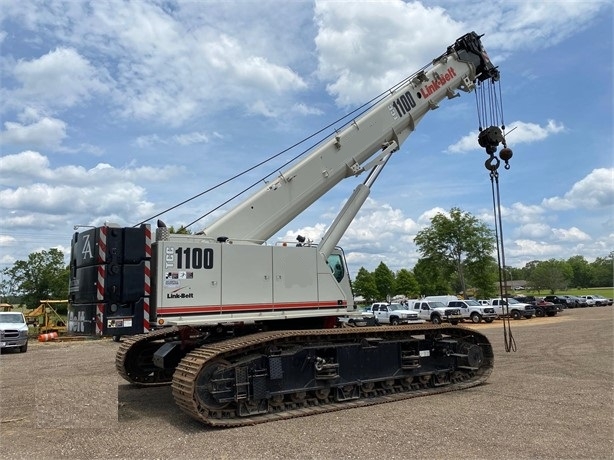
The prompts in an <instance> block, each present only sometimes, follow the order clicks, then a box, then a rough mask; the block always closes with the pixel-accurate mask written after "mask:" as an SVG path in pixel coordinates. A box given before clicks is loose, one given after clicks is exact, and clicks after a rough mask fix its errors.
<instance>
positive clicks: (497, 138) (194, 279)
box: [68, 32, 505, 427]
mask: <svg viewBox="0 0 614 460" xmlns="http://www.w3.org/2000/svg"><path fill="white" fill-rule="evenodd" d="M498 80H499V71H498V70H497V69H496V67H495V66H494V65H493V64H492V63H491V62H490V59H489V58H488V55H487V53H486V51H485V50H484V48H483V47H482V43H481V40H480V37H479V36H478V35H477V34H476V33H475V32H471V33H468V34H466V35H464V36H463V37H461V38H459V39H458V40H456V42H455V43H454V44H453V45H451V46H449V47H448V48H447V50H446V52H445V53H443V54H442V55H441V56H439V57H437V58H436V59H434V60H433V61H432V63H431V64H429V65H428V66H426V67H424V68H423V69H422V70H420V71H419V72H417V73H415V74H413V75H411V76H410V77H408V78H407V79H405V80H404V81H403V82H402V83H400V84H399V85H397V86H396V87H394V88H393V89H391V90H390V91H389V93H388V94H387V95H386V96H385V97H384V98H383V99H381V100H380V101H379V102H378V103H376V104H374V105H373V106H372V107H371V108H370V109H369V110H366V111H365V112H364V113H363V114H362V115H360V116H359V117H357V118H355V119H354V120H352V122H351V123H349V124H347V125H346V126H344V127H343V128H342V129H339V130H337V131H336V132H335V133H334V134H333V135H332V136H331V137H330V138H328V139H327V140H325V141H324V142H322V143H320V144H319V145H317V146H316V147H315V148H314V149H313V150H312V151H311V152H309V153H308V155H306V156H305V157H304V158H303V159H302V160H301V161H300V162H298V163H296V164H295V165H294V166H292V167H290V168H289V169H288V170H287V171H285V172H283V173H281V174H279V176H278V177H277V178H276V179H275V180H273V181H270V182H269V183H267V184H266V185H265V186H263V187H262V189H260V190H259V191H257V192H256V193H255V194H254V195H253V196H251V197H249V198H248V199H246V200H245V201H243V202H241V203H240V204H238V205H237V206H236V207H235V208H233V209H232V210H230V211H229V212H228V213H227V214H225V215H223V216H222V217H221V218H219V219H218V220H216V221H214V222H213V223H211V224H210V225H209V226H208V227H207V228H205V229H204V230H203V231H201V232H199V233H196V234H192V235H182V234H172V233H170V232H169V230H168V228H166V226H165V225H164V223H162V222H160V221H159V222H158V226H157V228H156V230H155V236H152V232H151V227H150V225H149V224H142V225H140V226H138V227H124V228H121V227H119V226H113V225H110V224H109V225H103V226H100V227H97V228H90V229H87V230H84V231H80V232H76V233H75V234H74V236H73V239H72V253H71V282H70V296H69V297H70V306H69V321H68V328H69V331H71V332H73V333H75V334H91V335H100V336H115V337H118V336H123V340H122V342H121V344H120V345H119V350H118V352H117V357H116V367H117V370H118V372H119V373H120V375H121V376H122V377H123V378H124V379H126V380H127V381H128V382H131V383H134V384H137V385H140V386H147V385H161V384H170V385H171V386H172V393H173V396H174V399H175V401H176V403H177V404H178V405H179V407H181V409H183V410H184V411H185V412H187V413H188V414H190V415H191V416H192V417H194V418H195V419H197V420H199V421H201V422H203V423H205V424H208V425H211V426H219V427H228V426H241V425H249V424H255V423H260V422H266V421H271V420H280V419H286V418H291V417H297V416H304V415H309V414H316V413H322V412H327V411H332V410H340V409H344V408H351V407H358V406H364V405H370V404H376V403H380V402H387V401H393V400H398V399H404V398H409V397H412V396H418V395H427V394H434V393H441V392H446V391H452V390H458V389H463V388H468V387H472V386H475V385H478V384H480V383H481V382H484V381H485V380H486V379H487V378H488V376H489V374H490V373H491V371H492V367H493V362H494V357H493V351H492V347H491V345H490V343H489V341H488V339H487V338H486V337H485V336H484V335H482V334H480V333H479V332H476V331H475V330H472V329H468V328H464V327H459V326H448V325H446V326H444V325H435V324H430V323H429V324H419V325H397V326H379V327H375V326H374V327H368V326H367V327H358V326H357V327H336V326H337V325H338V322H337V320H338V318H339V317H340V316H347V315H353V314H356V313H357V312H356V307H355V305H354V300H353V295H352V290H351V285H350V278H349V274H348V270H347V264H346V261H345V257H344V253H343V251H342V250H341V249H340V248H339V247H338V246H337V245H338V243H339V241H340V239H341V237H342V236H343V234H344V232H345V231H346V229H347V228H348V226H349V225H350V223H351V222H352V220H353V219H354V217H355V216H356V214H357V212H358V211H359V209H360V207H361V205H362V204H363V203H364V201H365V200H366V199H367V196H368V195H369V192H370V189H371V186H372V185H373V183H374V182H375V180H376V179H377V177H378V174H379V173H380V171H381V170H382V168H383V167H384V166H385V165H386V164H387V162H388V161H389V160H390V158H391V156H393V154H394V153H395V152H397V151H398V150H399V148H400V146H401V145H402V144H403V142H404V141H405V140H406V139H407V137H408V136H409V135H410V134H411V133H412V132H413V131H414V129H416V126H417V125H418V123H419V122H420V121H421V119H422V117H424V116H425V115H426V114H427V113H429V111H431V110H433V109H435V108H437V107H438V105H439V104H440V103H441V102H442V101H443V100H445V99H453V98H455V97H457V96H459V93H458V92H457V91H459V90H460V91H463V92H471V91H473V90H475V89H478V88H479V87H480V86H481V85H486V84H495V83H496V82H498ZM499 143H503V145H505V144H504V138H503V137H502V136H501V132H500V130H499V128H497V127H496V126H494V127H489V128H488V131H487V132H486V133H485V135H484V136H482V137H481V140H480V145H482V144H484V145H482V146H484V147H486V148H487V150H489V149H490V150H489V152H490V153H489V154H491V155H492V152H493V151H496V148H497V146H498V144H499ZM493 149H494V150H493ZM363 172H366V173H367V177H366V180H365V181H364V182H363V183H362V184H360V185H358V186H357V187H356V189H355V190H354V191H353V193H352V195H351V196H350V198H349V199H348V201H347V203H346V204H345V206H344V207H343V209H342V210H341V212H340V213H339V215H338V216H337V218H336V219H335V220H334V222H333V223H332V224H331V226H330V227H329V229H328V231H327V232H326V233H325V235H324V237H323V238H322V240H321V241H320V242H318V243H317V244H313V243H310V242H299V244H291V245H288V244H268V243H267V240H268V239H269V238H271V237H273V236H274V235H275V234H276V232H278V231H280V230H281V229H282V228H283V227H284V226H286V225H287V224H288V223H289V222H291V221H292V219H294V218H295V217H296V216H298V215H299V214H300V213H301V212H303V211H304V210H305V209H306V208H307V207H308V206H309V205H311V204H312V203H314V202H315V201H316V200H317V199H318V198H320V197H321V196H323V195H324V194H325V193H327V192H328V191H329V190H331V189H332V188H333V187H334V186H335V185H336V184H338V183H339V182H341V181H343V180H344V179H346V178H350V177H354V176H358V175H360V174H361V173H363Z"/></svg>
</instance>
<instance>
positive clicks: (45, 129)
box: [0, 117, 67, 150]
mask: <svg viewBox="0 0 614 460" xmlns="http://www.w3.org/2000/svg"><path fill="white" fill-rule="evenodd" d="M66 137H67V134H66V123H65V122H63V121H62V120H59V119H57V118H52V117H40V118H38V119H37V120H36V121H32V122H31V123H29V124H26V123H17V122H11V121H5V122H4V130H2V131H1V132H0V144H3V145H6V144H13V145H28V146H32V147H37V148H48V149H51V150H58V149H60V146H61V144H62V141H63V140H64V139H65V138H66Z"/></svg>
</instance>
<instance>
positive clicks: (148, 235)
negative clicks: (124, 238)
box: [143, 225, 151, 332]
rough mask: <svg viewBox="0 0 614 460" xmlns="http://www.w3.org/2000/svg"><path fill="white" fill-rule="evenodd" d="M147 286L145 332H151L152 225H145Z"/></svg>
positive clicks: (145, 291) (144, 314)
mask: <svg viewBox="0 0 614 460" xmlns="http://www.w3.org/2000/svg"><path fill="white" fill-rule="evenodd" d="M145 257H147V260H145V280H144V282H145V286H144V293H145V296H144V297H143V332H149V330H150V329H151V325H150V324H149V298H150V295H151V261H150V260H151V227H150V226H149V225H146V226H145Z"/></svg>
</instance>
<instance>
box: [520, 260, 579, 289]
mask: <svg viewBox="0 0 614 460" xmlns="http://www.w3.org/2000/svg"><path fill="white" fill-rule="evenodd" d="M572 275H573V270H572V268H571V266H570V265H569V264H568V263H567V262H565V261H564V260H556V259H550V260H546V261H542V262H539V263H538V264H537V265H536V266H535V269H534V270H533V273H532V274H531V279H530V282H531V285H532V286H533V288H534V289H537V291H538V292H540V291H541V290H542V289H547V290H548V291H550V294H554V293H555V292H556V291H558V290H560V289H567V287H568V285H569V281H570V280H571V277H572Z"/></svg>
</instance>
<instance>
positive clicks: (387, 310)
mask: <svg viewBox="0 0 614 460" xmlns="http://www.w3.org/2000/svg"><path fill="white" fill-rule="evenodd" d="M371 312H372V314H373V317H374V318H375V321H376V323H377V324H390V325H396V324H402V323H419V322H424V321H420V317H419V315H418V313H417V312H415V311H410V310H408V309H407V307H405V305H401V304H400V303H386V302H376V303H374V304H373V305H371Z"/></svg>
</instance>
